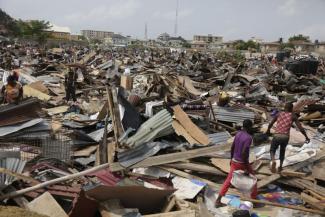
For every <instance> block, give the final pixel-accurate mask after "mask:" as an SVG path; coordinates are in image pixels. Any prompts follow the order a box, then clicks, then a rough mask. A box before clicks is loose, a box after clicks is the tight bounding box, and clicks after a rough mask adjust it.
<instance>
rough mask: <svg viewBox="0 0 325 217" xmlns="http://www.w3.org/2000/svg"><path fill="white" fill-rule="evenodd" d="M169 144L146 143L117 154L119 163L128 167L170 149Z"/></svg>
mask: <svg viewBox="0 0 325 217" xmlns="http://www.w3.org/2000/svg"><path fill="white" fill-rule="evenodd" d="M170 146H171V144H168V143H163V142H147V143H144V144H141V145H138V146H136V147H134V148H132V149H129V150H126V151H124V152H122V153H119V154H118V159H119V163H120V164H121V165H122V166H124V167H129V166H131V165H133V164H135V163H138V162H140V161H142V160H144V159H146V158H148V157H150V156H153V155H155V154H156V153H157V152H158V151H160V149H164V148H167V147H170Z"/></svg>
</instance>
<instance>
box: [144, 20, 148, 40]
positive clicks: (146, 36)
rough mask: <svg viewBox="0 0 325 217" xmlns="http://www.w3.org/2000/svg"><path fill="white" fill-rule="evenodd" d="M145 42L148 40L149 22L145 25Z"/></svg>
mask: <svg viewBox="0 0 325 217" xmlns="http://www.w3.org/2000/svg"><path fill="white" fill-rule="evenodd" d="M144 40H145V41H147V40H148V26H147V22H146V23H145V25H144Z"/></svg>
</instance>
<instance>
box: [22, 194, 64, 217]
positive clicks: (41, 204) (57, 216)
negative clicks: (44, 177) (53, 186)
mask: <svg viewBox="0 0 325 217" xmlns="http://www.w3.org/2000/svg"><path fill="white" fill-rule="evenodd" d="M27 208H28V209H29V210H31V211H33V212H36V213H39V214H43V215H47V216H51V217H68V215H67V214H66V213H65V211H64V210H63V209H62V207H61V206H60V205H59V204H58V203H57V202H56V200H55V199H54V198H53V197H52V195H51V194H50V193H49V192H45V193H44V194H42V195H41V196H39V197H37V198H35V199H34V200H33V201H31V202H30V203H28V204H27Z"/></svg>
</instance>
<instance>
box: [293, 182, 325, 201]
mask: <svg viewBox="0 0 325 217" xmlns="http://www.w3.org/2000/svg"><path fill="white" fill-rule="evenodd" d="M287 182H288V183H292V184H294V185H296V186H299V188H301V189H307V190H311V191H314V192H317V193H318V194H319V195H321V196H322V197H325V188H324V187H322V186H319V185H315V184H314V183H313V182H311V181H308V180H303V179H299V178H292V179H291V180H287Z"/></svg>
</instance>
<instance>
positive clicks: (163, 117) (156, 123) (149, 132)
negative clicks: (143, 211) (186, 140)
mask: <svg viewBox="0 0 325 217" xmlns="http://www.w3.org/2000/svg"><path fill="white" fill-rule="evenodd" d="M172 121H173V119H172V116H171V115H170V114H169V112H168V111H167V110H166V109H164V110H161V111H160V112H158V113H157V114H155V115H154V116H153V117H152V118H150V119H149V120H147V121H146V122H144V123H143V124H142V125H141V127H140V128H139V129H138V131H137V132H136V134H135V135H133V136H132V137H130V138H128V139H127V140H126V141H122V142H123V143H125V144H127V145H128V146H130V147H131V146H138V145H141V144H143V143H145V142H150V141H153V140H154V139H156V138H159V137H162V136H166V135H169V134H171V133H173V132H174V129H173V127H172Z"/></svg>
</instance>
